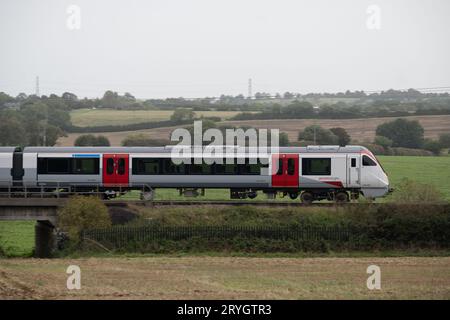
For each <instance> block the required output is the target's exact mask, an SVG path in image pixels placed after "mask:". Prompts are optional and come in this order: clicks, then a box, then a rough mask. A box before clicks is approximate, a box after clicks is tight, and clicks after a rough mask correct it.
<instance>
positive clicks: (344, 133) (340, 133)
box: [330, 128, 351, 147]
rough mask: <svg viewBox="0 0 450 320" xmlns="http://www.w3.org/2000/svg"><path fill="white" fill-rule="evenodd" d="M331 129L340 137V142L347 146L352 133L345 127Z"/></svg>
mask: <svg viewBox="0 0 450 320" xmlns="http://www.w3.org/2000/svg"><path fill="white" fill-rule="evenodd" d="M330 131H331V132H332V133H333V134H334V135H335V136H336V137H337V138H338V144H339V145H340V146H341V147H345V146H346V145H348V144H349V143H350V140H351V139H350V135H349V134H348V133H347V131H346V130H345V129H344V128H331V129H330Z"/></svg>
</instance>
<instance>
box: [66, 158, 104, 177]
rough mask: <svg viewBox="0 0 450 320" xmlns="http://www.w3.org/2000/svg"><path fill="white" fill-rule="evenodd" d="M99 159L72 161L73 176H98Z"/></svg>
mask: <svg viewBox="0 0 450 320" xmlns="http://www.w3.org/2000/svg"><path fill="white" fill-rule="evenodd" d="M99 163H100V162H99V159H98V158H83V159H73V163H72V173H73V174H99V172H100V169H99Z"/></svg>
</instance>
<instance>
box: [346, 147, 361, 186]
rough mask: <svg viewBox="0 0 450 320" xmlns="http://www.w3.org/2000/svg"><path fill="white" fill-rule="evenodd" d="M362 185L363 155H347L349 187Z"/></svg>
mask: <svg viewBox="0 0 450 320" xmlns="http://www.w3.org/2000/svg"><path fill="white" fill-rule="evenodd" d="M359 187H361V155H359V154H349V155H347V188H359Z"/></svg>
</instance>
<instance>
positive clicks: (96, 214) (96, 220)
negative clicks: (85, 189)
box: [58, 196, 111, 243]
mask: <svg viewBox="0 0 450 320" xmlns="http://www.w3.org/2000/svg"><path fill="white" fill-rule="evenodd" d="M58 226H59V228H60V229H61V230H64V231H65V232H67V234H68V235H69V238H70V240H71V241H73V242H74V243H78V242H79V240H80V231H81V230H84V229H91V228H108V227H111V218H110V216H109V214H108V208H107V207H106V206H105V204H104V203H103V202H102V201H101V200H100V199H99V198H97V197H83V196H75V197H73V198H71V199H70V200H69V201H68V202H67V203H66V205H65V206H64V207H63V208H62V209H60V210H59V211H58Z"/></svg>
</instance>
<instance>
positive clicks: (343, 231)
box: [87, 203, 450, 253]
mask: <svg viewBox="0 0 450 320" xmlns="http://www.w3.org/2000/svg"><path fill="white" fill-rule="evenodd" d="M140 211H141V215H142V218H141V221H140V222H139V221H133V222H131V223H130V224H128V226H125V227H113V228H110V229H106V232H104V231H103V230H91V231H88V232H87V234H88V235H89V237H90V238H92V239H98V241H99V242H101V243H102V244H103V245H104V246H106V247H107V248H109V249H112V250H116V251H118V252H140V253H145V252H152V253H168V252H183V253H186V252H212V251H219V252H252V253H262V252H302V251H308V252H328V251H330V250H333V251H342V250H344V251H348V250H379V249H385V250H386V249H387V250H391V249H396V250H401V249H404V248H409V249H411V248H414V249H419V248H424V249H425V248H430V249H440V248H447V249H448V248H450V238H449V237H450V205H449V204H435V203H433V204H429V203H428V204H424V203H421V204H417V203H411V204H407V203H406V204H405V203H404V204H398V203H386V204H383V205H382V206H377V205H373V204H364V205H359V206H358V207H338V208H264V207H258V208H256V207H251V206H242V207H226V208H224V207H189V208H188V207H183V208H180V207H171V208H166V207H164V208H141V209H140ZM189 230H194V232H191V231H189ZM243 230H244V231H243ZM298 235H301V236H300V237H299V236H298Z"/></svg>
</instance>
